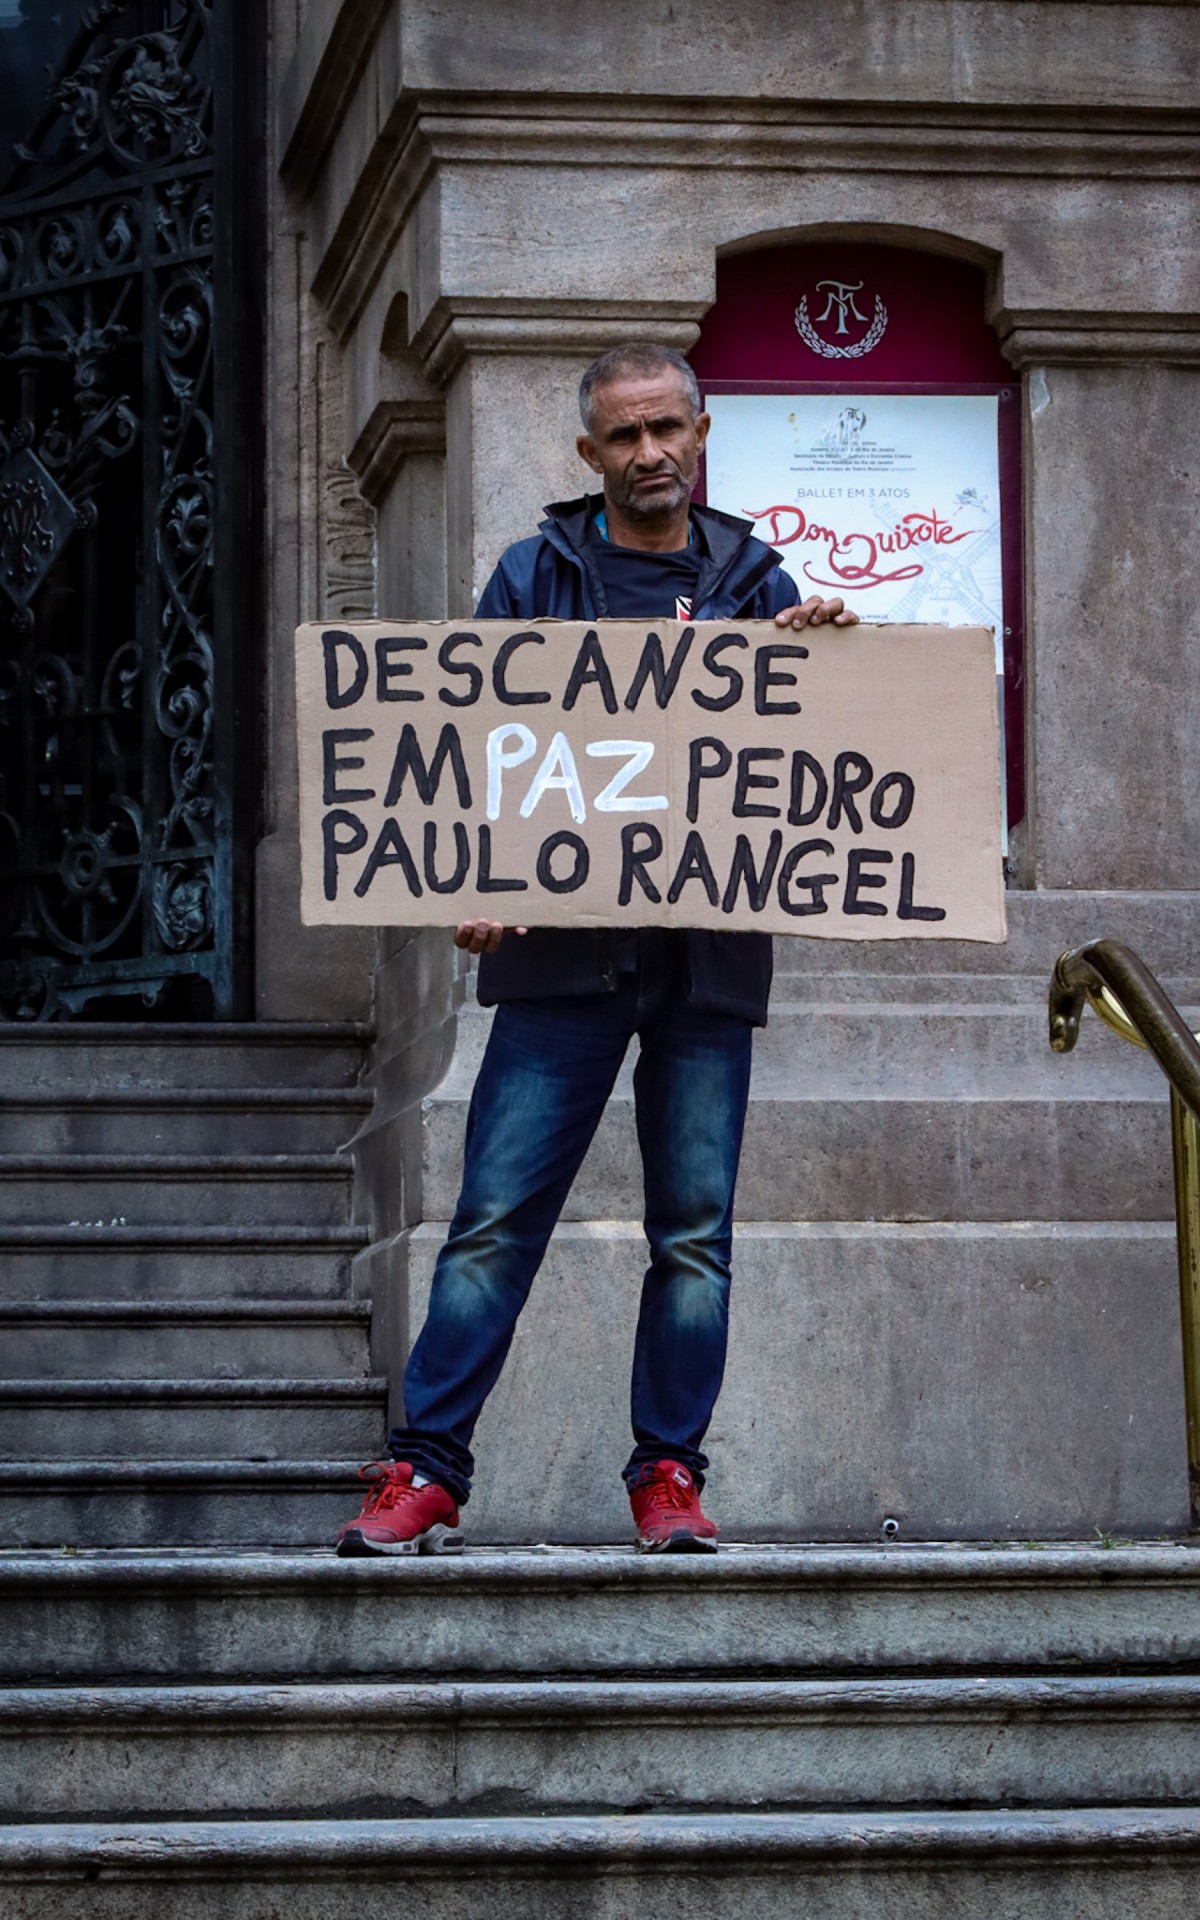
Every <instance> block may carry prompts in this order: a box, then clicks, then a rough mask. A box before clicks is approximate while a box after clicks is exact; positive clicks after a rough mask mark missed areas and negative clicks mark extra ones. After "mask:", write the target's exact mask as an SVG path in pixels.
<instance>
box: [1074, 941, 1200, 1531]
mask: <svg viewBox="0 0 1200 1920" xmlns="http://www.w3.org/2000/svg"><path fill="white" fill-rule="evenodd" d="M1085 1003H1090V1004H1091V1006H1092V1007H1093V1008H1094V1009H1095V1011H1096V1012H1097V1013H1098V1014H1099V1016H1100V1018H1101V1019H1102V1020H1103V1021H1104V1022H1105V1024H1106V1025H1107V1026H1110V1027H1111V1028H1112V1030H1113V1032H1114V1033H1119V1034H1120V1035H1121V1037H1122V1039H1124V1040H1132V1042H1133V1044H1134V1045H1135V1046H1137V1047H1145V1048H1146V1049H1147V1051H1148V1052H1150V1053H1152V1054H1153V1055H1154V1057H1155V1059H1156V1060H1157V1061H1158V1064H1159V1066H1160V1067H1161V1068H1162V1070H1163V1072H1164V1073H1165V1074H1166V1076H1167V1080H1168V1081H1169V1083H1170V1088H1171V1150H1172V1157H1173V1159H1174V1164H1175V1241H1176V1249H1177V1252H1178V1255H1179V1310H1180V1320H1181V1324H1182V1332H1183V1395H1184V1409H1185V1412H1186V1415H1187V1445H1188V1495H1189V1500H1190V1504H1191V1511H1192V1525H1193V1527H1198V1528H1200V1045H1197V1037H1196V1035H1194V1034H1193V1033H1192V1031H1191V1029H1190V1028H1189V1026H1188V1024H1187V1022H1186V1020H1185V1019H1184V1017H1183V1015H1182V1014H1181V1013H1180V1011H1179V1008H1178V1007H1177V1006H1176V1005H1175V1004H1174V1002H1173V1001H1172V1000H1170V999H1168V997H1167V995H1166V994H1165V993H1164V992H1163V990H1162V987H1161V986H1160V985H1159V983H1158V981H1157V980H1156V979H1155V977H1154V975H1153V974H1152V973H1151V971H1150V969H1149V967H1148V966H1146V964H1145V962H1144V961H1142V960H1139V958H1138V956H1137V954H1136V953H1134V952H1133V950H1132V949H1131V948H1130V947H1127V946H1124V945H1123V944H1122V942H1121V941H1119V940H1093V941H1091V942H1090V943H1089V944H1088V945H1087V946H1086V947H1076V949H1075V951H1074V952H1073V953H1064V954H1061V955H1060V956H1059V959H1058V962H1057V965H1056V966H1055V969H1054V973H1053V975H1052V977H1051V980H1050V1045H1051V1046H1052V1047H1053V1049H1054V1051H1055V1053H1070V1051H1071V1049H1072V1047H1073V1046H1074V1045H1075V1042H1076V1041H1077V1040H1078V1038H1079V1022H1080V1018H1081V1017H1082V1014H1083V1009H1084V1005H1085Z"/></svg>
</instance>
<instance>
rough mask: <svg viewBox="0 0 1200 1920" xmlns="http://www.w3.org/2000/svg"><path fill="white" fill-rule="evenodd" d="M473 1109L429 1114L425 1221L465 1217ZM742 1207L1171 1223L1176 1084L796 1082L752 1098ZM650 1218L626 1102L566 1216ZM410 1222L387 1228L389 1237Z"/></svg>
mask: <svg viewBox="0 0 1200 1920" xmlns="http://www.w3.org/2000/svg"><path fill="white" fill-rule="evenodd" d="M1113 1044H1114V1045H1117V1044H1118V1043H1117V1042H1116V1041H1115V1040H1114V1042H1113ZM1129 1051H1130V1052H1131V1053H1132V1051H1133V1050H1132V1049H1129ZM1064 1085H1066V1083H1065V1082H1064ZM467 1099H468V1092H467V1090H465V1089H464V1090H463V1091H462V1092H461V1093H458V1094H453V1095H448V1094H447V1093H446V1092H445V1091H444V1090H442V1091H439V1093H438V1095H437V1096H435V1097H434V1098H432V1099H431V1100H429V1101H427V1102H426V1110H425V1114H424V1123H425V1138H424V1196H425V1200H424V1212H425V1217H426V1219H449V1218H450V1216H451V1215H452V1213H453V1210H454V1205H455V1201H456V1199H457V1195H458V1189H459V1184H460V1181H461V1178H462V1141H463V1129H464V1125H465V1120H466V1108H467ZM384 1204H385V1205H386V1194H385V1195H384ZM737 1207H738V1217H739V1218H740V1219H742V1220H789V1219H791V1220H797V1219H799V1220H1011V1219H1013V1218H1015V1217H1020V1218H1026V1219H1034V1220H1048V1221H1049V1220H1097V1219H1105V1218H1109V1219H1114V1220H1139V1219H1141V1220H1146V1219H1159V1220H1166V1219H1170V1218H1172V1217H1173V1215H1174V1193H1173V1188H1172V1180H1171V1143H1170V1130H1169V1119H1168V1103H1167V1090H1166V1083H1165V1081H1164V1082H1163V1083H1162V1085H1161V1087H1160V1088H1159V1089H1157V1090H1154V1091H1152V1092H1151V1093H1150V1094H1149V1095H1148V1096H1147V1097H1132V1098H1120V1097H1116V1096H1112V1097H1108V1096H1104V1095H1100V1096H1097V1097H1095V1098H1092V1097H1089V1095H1088V1091H1087V1085H1086V1077H1083V1078H1081V1080H1080V1081H1079V1082H1078V1083H1077V1084H1075V1085H1074V1087H1073V1088H1072V1089H1071V1092H1070V1095H1069V1097H1063V1098H1050V1097H1049V1096H1042V1097H1037V1098H1028V1099H1025V1098H1021V1099H1018V1098H1000V1097H980V1098H975V1097H972V1096H970V1095H963V1096H962V1097H959V1098H932V1097H921V1098H910V1097H906V1096H903V1095H901V1096H899V1097H896V1096H893V1095H891V1094H890V1093H889V1092H888V1091H887V1090H886V1089H879V1090H876V1091H874V1092H871V1093H867V1092H864V1093H860V1094H857V1095H848V1096H846V1097H844V1098H841V1097H838V1098H835V1097H831V1096H826V1095H822V1094H812V1093H810V1091H809V1088H808V1086H807V1083H806V1081H805V1079H804V1076H803V1074H802V1072H800V1071H797V1073H796V1075H795V1078H794V1082H793V1084H792V1086H791V1087H790V1088H789V1089H788V1091H787V1092H786V1093H783V1092H780V1093H776V1094H772V1095H771V1096H770V1097H763V1096H760V1097H758V1098H756V1099H754V1100H752V1101H751V1104H750V1111H749V1114H748V1117H747V1122H746V1134H745V1145H744V1148H743V1152H742V1171H741V1177H740V1179H739V1182H738V1199H737ZM641 1208H642V1171H641V1161H640V1157H639V1154H638V1146H637V1136H636V1131H635V1127H634V1116H633V1102H632V1099H631V1098H630V1097H628V1096H626V1095H624V1094H622V1093H620V1092H618V1094H617V1095H616V1096H615V1097H614V1098H613V1099H612V1100H611V1101H610V1102H609V1105H608V1108H607V1110H606V1112H605V1113H604V1115H603V1117H602V1119H601V1121H600V1125H599V1127H598V1128H597V1130H596V1135H595V1138H594V1140H593V1142H592V1146H591V1148H590V1150H589V1152H588V1155H587V1157H586V1159H585V1161H584V1163H583V1166H582V1168H581V1169H580V1172H579V1176H578V1178H577V1179H576V1182H575V1185H574V1187H573V1189H572V1191H571V1193H570V1195H569V1196H568V1198H567V1202H566V1206H565V1207H564V1210H563V1218H564V1219H567V1220H596V1219H612V1218H629V1217H635V1218H636V1217H637V1216H638V1215H639V1214H640V1212H641ZM403 1224H404V1222H403V1221H402V1220H401V1219H400V1218H396V1219H395V1220H394V1221H393V1220H389V1219H388V1218H387V1217H386V1216H385V1218H384V1219H383V1220H382V1222H381V1223H380V1228H381V1231H382V1232H387V1231H388V1230H389V1229H391V1230H394V1229H396V1228H399V1227H400V1226H402V1225H403Z"/></svg>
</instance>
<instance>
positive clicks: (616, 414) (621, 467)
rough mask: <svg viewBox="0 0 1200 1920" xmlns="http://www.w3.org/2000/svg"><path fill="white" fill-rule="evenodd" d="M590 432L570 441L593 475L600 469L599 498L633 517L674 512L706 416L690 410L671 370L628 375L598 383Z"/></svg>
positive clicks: (691, 481)
mask: <svg viewBox="0 0 1200 1920" xmlns="http://www.w3.org/2000/svg"><path fill="white" fill-rule="evenodd" d="M592 405H593V409H594V416H593V421H592V431H591V432H590V433H581V434H580V436H579V438H578V440H577V441H576V443H575V444H576V446H577V447H578V448H579V452H580V456H581V458H582V459H584V460H586V462H587V464H588V466H589V467H590V468H591V469H592V472H593V473H602V474H603V475H604V492H605V497H606V498H607V499H608V501H609V502H610V503H611V505H613V506H615V507H619V508H621V509H622V510H623V511H624V512H625V513H627V514H630V515H632V516H634V517H635V518H638V519H643V520H654V519H657V518H665V517H666V516H668V515H670V514H673V513H677V512H678V510H679V508H680V507H682V506H683V505H684V504H685V502H686V501H687V499H688V497H689V496H690V494H691V491H692V488H693V487H694V486H695V484H696V474H697V472H698V470H699V464H700V452H701V449H702V448H703V446H704V442H705V440H706V439H707V437H708V415H707V414H706V413H701V414H693V412H692V403H691V400H690V399H689V397H688V391H687V388H686V387H685V385H684V383H683V380H682V379H681V377H680V376H679V374H677V373H675V372H674V371H673V370H672V369H670V368H668V369H667V370H666V371H665V372H663V373H661V374H649V375H641V376H637V375H633V376H630V377H628V378H624V379H619V380H613V381H612V382H611V383H610V384H609V385H608V386H605V387H598V388H597V389H596V391H595V393H594V394H593V396H592Z"/></svg>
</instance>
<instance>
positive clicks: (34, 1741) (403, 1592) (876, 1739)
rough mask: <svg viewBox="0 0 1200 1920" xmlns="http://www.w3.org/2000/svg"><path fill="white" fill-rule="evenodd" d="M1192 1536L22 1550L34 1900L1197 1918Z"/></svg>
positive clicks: (295, 1907)
mask: <svg viewBox="0 0 1200 1920" xmlns="http://www.w3.org/2000/svg"><path fill="white" fill-rule="evenodd" d="M1198 1602H1200V1554H1198V1553H1196V1552H1194V1551H1193V1550H1191V1549H1190V1548H1187V1547H1181V1546H1171V1545H1142V1546H1138V1547H1124V1548H1122V1547H1115V1548H1108V1549H1105V1548H1103V1547H1100V1546H1098V1545H1095V1544H1093V1545H1092V1546H1090V1547H1077V1548H1062V1547H1060V1548H1053V1547H1051V1548H1047V1549H1045V1550H1043V1551H1040V1552H1039V1551H1033V1550H1031V1549H1028V1548H1021V1547H1015V1546H1014V1547H1011V1548H1006V1549H1001V1548H991V1549H971V1548H949V1547H948V1548H943V1549H937V1548H929V1547H925V1548H915V1547H914V1548H907V1547H903V1546H894V1547H885V1546H878V1547H874V1548H861V1547H860V1548H848V1547H834V1546H826V1547H809V1548H806V1549H794V1548H776V1549H765V1548H757V1549H755V1548H745V1549H734V1550H732V1551H728V1552H726V1553H725V1554H723V1555H721V1556H720V1557H718V1558H717V1559H716V1560H714V1561H711V1562H703V1561H699V1562H697V1561H688V1560H675V1561H671V1560H666V1561H645V1560H639V1559H638V1558H637V1557H636V1556H634V1555H632V1554H629V1553H626V1552H623V1551H612V1550H608V1551H606V1550H603V1549H599V1550H597V1549H592V1550H580V1549H559V1550H555V1551H546V1552H542V1553H534V1552H529V1551H521V1550H512V1551H507V1552H496V1551H489V1550H479V1551H476V1552H475V1553H469V1554H468V1555H466V1556H465V1557H464V1559H462V1560H461V1561H458V1562H437V1561H432V1562H408V1563H405V1562H384V1563H371V1562H367V1563H355V1562H348V1563H343V1562H339V1561H337V1560H335V1559H334V1558H333V1557H332V1556H330V1555H327V1554H325V1555H322V1554H299V1553H281V1554H276V1555H267V1554H243V1555H237V1554H230V1553H226V1554H224V1555H219V1556H218V1555H205V1554H181V1553H175V1554H170V1553H166V1554H154V1553H145V1554H127V1553H120V1552H117V1553H108V1554H103V1553H89V1552H83V1553H80V1554H78V1555H73V1556H64V1555H61V1554H59V1555H49V1554H42V1553H37V1554H28V1555H24V1556H20V1555H13V1556H10V1557H8V1558H7V1559H6V1560H5V1561H3V1562H0V1667H2V1670H3V1674H4V1678H5V1680H6V1681H7V1682H8V1683H9V1684H10V1686H11V1689H12V1690H11V1691H10V1692H9V1693H7V1695H5V1696H4V1698H3V1705H2V1708H0V1807H2V1809H3V1815H4V1818H5V1820H6V1821H7V1822H9V1823H10V1824H8V1825H7V1826H5V1827H4V1828H2V1829H0V1890H2V1891H0V1901H2V1903H3V1911H4V1912H5V1913H6V1915H12V1916H13V1920H50V1916H54V1920H63V1917H65V1920H74V1917H75V1916H85V1915H86V1916H88V1920H93V1917H94V1920H125V1917H126V1916H132V1915H133V1914H135V1913H144V1912H146V1911H164V1912H166V1911H169V1912H170V1913H171V1914H172V1915H179V1916H183V1917H184V1920H199V1917H200V1916H201V1915H204V1916H211V1915H213V1914H221V1915H235V1916H238V1917H239V1920H242V1917H244V1920H251V1917H253V1920H268V1917H269V1916H271V1917H273V1916H275V1915H278V1914H282V1913H284V1912H286V1913H288V1914H289V1916H291V1915H294V1916H298V1920H318V1916H320V1917H321V1920H330V1917H331V1916H340V1915H343V1914H344V1915H346V1916H350V1915H352V1914H353V1915H362V1914H366V1915H368V1916H370V1917H371V1920H375V1916H383V1915H394V1914H401V1913H409V1912H420V1913H421V1914H422V1915H428V1916H431V1920H462V1917H463V1916H479V1917H480V1920H482V1917H483V1916H485V1915H486V1916H488V1920H495V1917H496V1916H498V1917H499V1920H534V1916H538V1917H539V1920H540V1917H541V1916H544V1915H551V1916H560V1917H561V1920H567V1916H575V1915H579V1914H586V1915H588V1916H594V1917H595V1920H626V1916H631V1915H633V1914H637V1915H643V1914H645V1915H650V1916H652V1917H653V1920H667V1917H668V1916H674V1915H677V1914H681V1913H687V1914H689V1915H692V1914H696V1915H700V1916H701V1917H702V1920H732V1916H734V1915H739V1916H755V1915H758V1914H762V1915H767V1914H779V1915H796V1916H799V1915H805V1916H808V1915H812V1914H818V1915H820V1916H828V1917H829V1920H866V1917H867V1916H872V1917H873V1920H874V1917H875V1916H880V1917H881V1920H882V1917H883V1916H886V1920H910V1917H911V1920H918V1916H920V1920H926V1916H928V1915H930V1914H936V1915H938V1916H952V1917H953V1920H959V1916H962V1920H966V1916H968V1915H970V1916H975V1915H978V1914H981V1913H987V1914H988V1915H990V1916H999V1920H1030V1917H1031V1916H1033V1915H1039V1916H1040V1915H1043V1914H1050V1913H1053V1914H1055V1915H1056V1916H1057V1915H1059V1914H1065V1915H1067V1916H1069V1917H1070V1920H1084V1917H1085V1916H1086V1920H1118V1916H1120V1917H1121V1920H1127V1916H1129V1915H1134V1916H1137V1917H1138V1920H1143V1916H1144V1920H1151V1916H1153V1920H1164V1917H1165V1920H1184V1915H1185V1914H1186V1915H1188V1916H1190V1915H1191V1914H1192V1913H1194V1912H1195V1905H1196V1898H1197V1892H1198V1890H1200V1808H1198V1807H1197V1804H1196V1781H1197V1770H1198V1768H1200V1715H1198V1712H1197V1709H1198V1707H1200V1605H1198Z"/></svg>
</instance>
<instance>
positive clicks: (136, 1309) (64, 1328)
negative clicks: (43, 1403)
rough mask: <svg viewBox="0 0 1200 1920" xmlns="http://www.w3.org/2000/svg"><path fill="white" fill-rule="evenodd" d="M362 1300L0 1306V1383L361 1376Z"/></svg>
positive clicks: (365, 1312) (365, 1311) (365, 1323)
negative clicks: (97, 1377)
mask: <svg viewBox="0 0 1200 1920" xmlns="http://www.w3.org/2000/svg"><path fill="white" fill-rule="evenodd" d="M370 1320H371V1303H370V1301H369V1300H357V1301H355V1300H329V1301H324V1300H317V1301H314V1300H289V1299H283V1300H239V1301H229V1300H187V1301H179V1300H54V1301H44V1300H42V1301H14V1300H8V1301H0V1379H26V1380H31V1379H35V1378H40V1379H50V1380H53V1379H77V1378H80V1377H83V1376H85V1375H86V1376H92V1375H103V1376H104V1377H106V1378H108V1379H114V1378H116V1379H160V1378H168V1379H170V1378H174V1379H184V1378H205V1379H216V1380H237V1379H243V1378H260V1377H261V1378H266V1377H268V1376H269V1375H270V1374H272V1373H279V1374H284V1375H287V1376H288V1377H289V1378H293V1379H303V1378H312V1379H328V1378H333V1377H336V1376H341V1375H349V1376H352V1375H355V1374H364V1375H365V1374H366V1373H367V1371H368V1356H367V1335H368V1331H369V1327H370Z"/></svg>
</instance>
